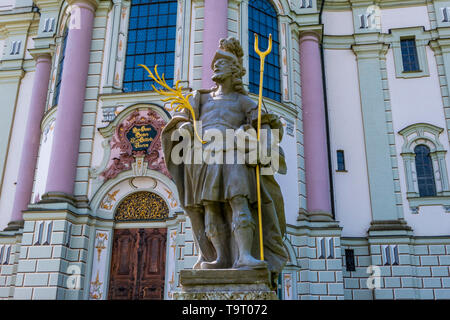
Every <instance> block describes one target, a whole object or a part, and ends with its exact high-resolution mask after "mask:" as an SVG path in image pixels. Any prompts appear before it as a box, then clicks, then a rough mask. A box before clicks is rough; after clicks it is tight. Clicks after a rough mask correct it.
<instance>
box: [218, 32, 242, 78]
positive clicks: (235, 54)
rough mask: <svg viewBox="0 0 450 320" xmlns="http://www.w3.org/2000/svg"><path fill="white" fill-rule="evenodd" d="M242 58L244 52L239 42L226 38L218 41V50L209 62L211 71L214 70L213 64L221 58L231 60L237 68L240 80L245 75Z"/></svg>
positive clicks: (232, 38)
mask: <svg viewBox="0 0 450 320" xmlns="http://www.w3.org/2000/svg"><path fill="white" fill-rule="evenodd" d="M243 56H244V50H242V47H241V44H240V43H239V40H238V39H236V38H234V37H228V38H226V39H220V41H219V49H217V51H216V54H215V55H214V58H213V60H212V62H211V69H214V63H215V62H216V61H217V60H218V59H221V58H225V59H229V60H232V61H233V62H234V63H235V65H236V66H237V67H238V68H239V70H240V72H239V76H240V77H241V78H242V77H243V76H244V75H245V68H244V64H243V60H242V57H243Z"/></svg>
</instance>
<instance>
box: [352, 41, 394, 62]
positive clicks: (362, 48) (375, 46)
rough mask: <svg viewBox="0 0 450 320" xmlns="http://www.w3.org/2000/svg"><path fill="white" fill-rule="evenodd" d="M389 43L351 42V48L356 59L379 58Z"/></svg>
mask: <svg viewBox="0 0 450 320" xmlns="http://www.w3.org/2000/svg"><path fill="white" fill-rule="evenodd" d="M388 49H389V44H386V43H367V44H353V45H352V50H353V52H354V53H355V55H356V57H357V58H358V59H379V58H383V57H384V56H385V55H386V53H387V50H388Z"/></svg>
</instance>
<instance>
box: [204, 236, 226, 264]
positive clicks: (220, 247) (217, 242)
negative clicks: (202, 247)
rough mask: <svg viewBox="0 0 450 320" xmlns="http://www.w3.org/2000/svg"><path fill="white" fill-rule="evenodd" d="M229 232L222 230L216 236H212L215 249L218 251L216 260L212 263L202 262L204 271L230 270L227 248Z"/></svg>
mask: <svg viewBox="0 0 450 320" xmlns="http://www.w3.org/2000/svg"><path fill="white" fill-rule="evenodd" d="M226 235H227V232H225V231H223V230H221V231H217V232H215V234H214V235H212V236H210V237H209V239H210V240H211V242H212V244H213V246H214V248H215V249H216V256H217V258H216V260H214V261H212V262H208V261H205V262H202V263H201V268H202V269H224V268H228V266H229V263H228V248H227V237H226Z"/></svg>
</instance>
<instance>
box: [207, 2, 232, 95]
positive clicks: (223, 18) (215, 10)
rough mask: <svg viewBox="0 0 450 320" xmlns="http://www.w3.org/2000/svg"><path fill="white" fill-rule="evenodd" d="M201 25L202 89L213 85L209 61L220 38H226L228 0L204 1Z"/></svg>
mask: <svg viewBox="0 0 450 320" xmlns="http://www.w3.org/2000/svg"><path fill="white" fill-rule="evenodd" d="M204 12H205V13H204V23H203V26H204V28H203V53H202V54H203V56H202V87H203V88H205V89H207V88H211V87H213V86H214V85H215V83H214V81H212V80H211V76H212V70H211V61H212V59H213V57H214V53H215V52H216V50H217V47H218V46H219V40H220V39H221V38H227V37H228V0H205V10H204Z"/></svg>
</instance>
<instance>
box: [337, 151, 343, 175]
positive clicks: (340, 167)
mask: <svg viewBox="0 0 450 320" xmlns="http://www.w3.org/2000/svg"><path fill="white" fill-rule="evenodd" d="M336 156H337V171H345V158H344V150H338V151H336Z"/></svg>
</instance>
